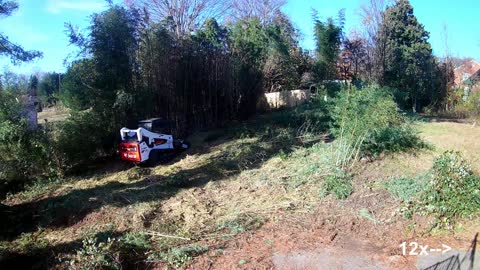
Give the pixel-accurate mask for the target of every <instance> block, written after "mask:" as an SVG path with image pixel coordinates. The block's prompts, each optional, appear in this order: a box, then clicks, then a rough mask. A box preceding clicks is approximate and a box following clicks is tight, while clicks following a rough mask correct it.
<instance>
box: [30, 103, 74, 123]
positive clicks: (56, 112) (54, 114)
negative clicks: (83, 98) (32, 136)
mask: <svg viewBox="0 0 480 270" xmlns="http://www.w3.org/2000/svg"><path fill="white" fill-rule="evenodd" d="M69 115H70V112H69V110H68V109H65V108H63V107H52V108H44V109H43V111H42V112H39V113H38V116H37V119H38V123H39V124H43V123H45V120H47V121H48V122H58V121H63V120H65V119H67V117H68V116H69Z"/></svg>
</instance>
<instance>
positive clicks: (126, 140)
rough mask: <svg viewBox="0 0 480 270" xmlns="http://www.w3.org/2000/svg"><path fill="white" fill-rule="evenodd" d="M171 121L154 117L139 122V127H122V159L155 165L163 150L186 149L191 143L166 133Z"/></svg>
mask: <svg viewBox="0 0 480 270" xmlns="http://www.w3.org/2000/svg"><path fill="white" fill-rule="evenodd" d="M169 127H170V122H169V121H166V120H163V119H161V118H153V119H148V120H143V121H140V122H138V128H137V129H128V128H122V129H120V137H121V139H122V142H121V143H120V146H119V148H120V149H119V150H120V157H121V159H122V160H125V161H131V162H134V163H136V164H142V163H145V164H149V165H154V164H155V163H156V162H157V161H158V158H159V156H160V154H161V153H162V152H165V151H175V150H185V149H188V148H189V147H190V145H189V144H188V143H187V142H185V141H183V140H175V139H174V138H173V136H172V135H168V134H165V133H170V132H166V131H167V130H168V129H169Z"/></svg>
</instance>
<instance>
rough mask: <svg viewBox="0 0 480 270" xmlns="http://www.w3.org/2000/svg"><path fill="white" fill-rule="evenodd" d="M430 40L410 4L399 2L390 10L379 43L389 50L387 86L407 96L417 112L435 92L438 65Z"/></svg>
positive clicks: (384, 21) (385, 74) (385, 78)
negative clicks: (434, 80) (431, 93)
mask: <svg viewBox="0 0 480 270" xmlns="http://www.w3.org/2000/svg"><path fill="white" fill-rule="evenodd" d="M428 38H429V33H428V32H427V31H426V30H425V28H424V26H423V25H422V24H421V23H420V22H418V20H417V18H416V17H415V15H414V14H413V7H412V6H411V5H410V3H409V1H408V0H398V1H397V2H396V3H395V5H393V6H392V7H389V8H387V10H386V11H385V14H384V20H383V22H382V25H381V26H380V29H379V39H380V40H381V43H385V44H386V49H387V50H386V58H385V71H384V72H385V73H384V76H383V77H384V83H385V84H386V85H388V86H391V87H395V88H397V89H399V90H400V91H402V92H404V94H405V96H407V97H408V98H407V99H408V100H409V101H410V104H411V108H412V110H413V111H414V112H416V111H417V109H418V107H419V101H420V100H422V99H424V97H425V96H428V94H429V92H430V91H434V89H432V88H433V85H432V76H435V74H434V72H432V71H433V70H434V69H435V68H436V65H435V60H434V57H433V55H432V48H431V46H430V43H429V42H428ZM404 105H406V104H404ZM423 105H424V104H423Z"/></svg>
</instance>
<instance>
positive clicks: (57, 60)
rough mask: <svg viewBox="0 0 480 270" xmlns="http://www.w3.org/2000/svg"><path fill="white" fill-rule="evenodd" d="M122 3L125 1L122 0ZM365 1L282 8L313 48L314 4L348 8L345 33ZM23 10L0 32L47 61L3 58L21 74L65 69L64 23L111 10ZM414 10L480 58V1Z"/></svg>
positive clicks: (417, 5)
mask: <svg viewBox="0 0 480 270" xmlns="http://www.w3.org/2000/svg"><path fill="white" fill-rule="evenodd" d="M118 1H120V0H118ZM365 1H366V0H289V1H288V3H287V5H286V6H285V7H284V8H283V10H284V12H285V13H287V14H288V15H289V16H290V18H291V19H292V21H293V23H294V24H295V26H296V27H297V28H298V29H300V31H301V33H302V40H301V43H300V44H301V45H302V47H304V48H306V49H312V48H313V46H314V42H315V41H314V39H313V25H312V19H311V13H312V8H315V9H316V10H317V11H318V13H319V16H320V17H321V18H327V17H330V16H336V14H337V13H338V11H339V10H340V9H342V8H345V11H346V33H349V32H350V31H351V30H352V29H354V28H356V27H360V22H359V17H358V15H357V13H358V9H359V7H360V5H361V4H362V3H364V2H365ZM18 2H19V4H20V9H19V10H18V11H17V12H16V13H14V14H13V15H12V16H10V17H7V18H4V19H0V32H3V33H4V34H6V35H7V36H8V37H9V38H10V40H11V41H13V42H15V43H19V44H21V45H22V46H24V47H25V48H27V49H35V50H40V51H42V52H43V53H44V57H43V58H42V59H39V60H36V61H34V62H33V63H28V64H21V65H19V66H15V67H13V66H12V65H11V64H10V60H9V59H8V58H6V57H0V69H3V68H4V67H6V66H9V68H10V69H11V70H13V71H16V72H20V73H31V72H36V71H45V72H46V71H64V70H65V66H64V63H63V62H64V59H65V58H66V57H67V56H68V55H69V54H70V53H72V52H73V51H74V50H75V48H74V47H72V46H68V40H67V38H66V35H65V28H64V23H65V22H72V23H73V24H75V25H78V26H80V27H82V28H86V27H87V26H88V25H89V21H90V19H89V16H90V15H91V14H92V13H94V12H100V11H102V10H104V9H106V8H107V5H106V1H104V0H19V1H18ZM411 3H412V5H413V7H414V13H415V15H416V16H417V18H418V19H419V21H420V22H421V23H422V24H424V25H425V28H426V29H427V31H429V32H430V40H429V41H430V42H431V43H432V46H433V49H434V53H435V54H436V55H439V56H441V55H443V53H444V51H445V49H444V41H443V37H442V36H443V34H442V27H443V24H446V25H447V26H448V43H449V47H450V51H451V54H453V55H454V56H459V57H467V56H470V57H473V58H476V59H478V60H480V27H479V24H478V21H479V17H480V1H475V0H456V1H451V0H436V1H426V0H411Z"/></svg>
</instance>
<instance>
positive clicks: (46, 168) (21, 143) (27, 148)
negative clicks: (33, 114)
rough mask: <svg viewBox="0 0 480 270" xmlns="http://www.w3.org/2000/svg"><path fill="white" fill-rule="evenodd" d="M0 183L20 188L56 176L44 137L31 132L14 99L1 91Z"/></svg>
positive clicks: (33, 131) (41, 133)
mask: <svg viewBox="0 0 480 270" xmlns="http://www.w3.org/2000/svg"><path fill="white" fill-rule="evenodd" d="M0 152H1V153H2V155H1V156H0V183H1V184H4V183H9V184H12V183H15V184H19V185H23V183H25V182H27V181H31V180H33V179H35V178H37V177H47V178H49V177H51V176H54V175H55V174H56V172H55V167H54V166H53V163H52V161H51V159H50V155H51V151H50V145H49V139H48V136H47V134H46V133H45V132H44V130H42V129H40V128H39V129H32V128H30V127H29V125H28V122H27V120H26V118H25V115H24V114H23V108H22V105H21V104H20V103H19V102H18V101H17V98H16V97H15V96H14V95H12V94H9V93H8V92H7V93H4V92H0Z"/></svg>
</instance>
